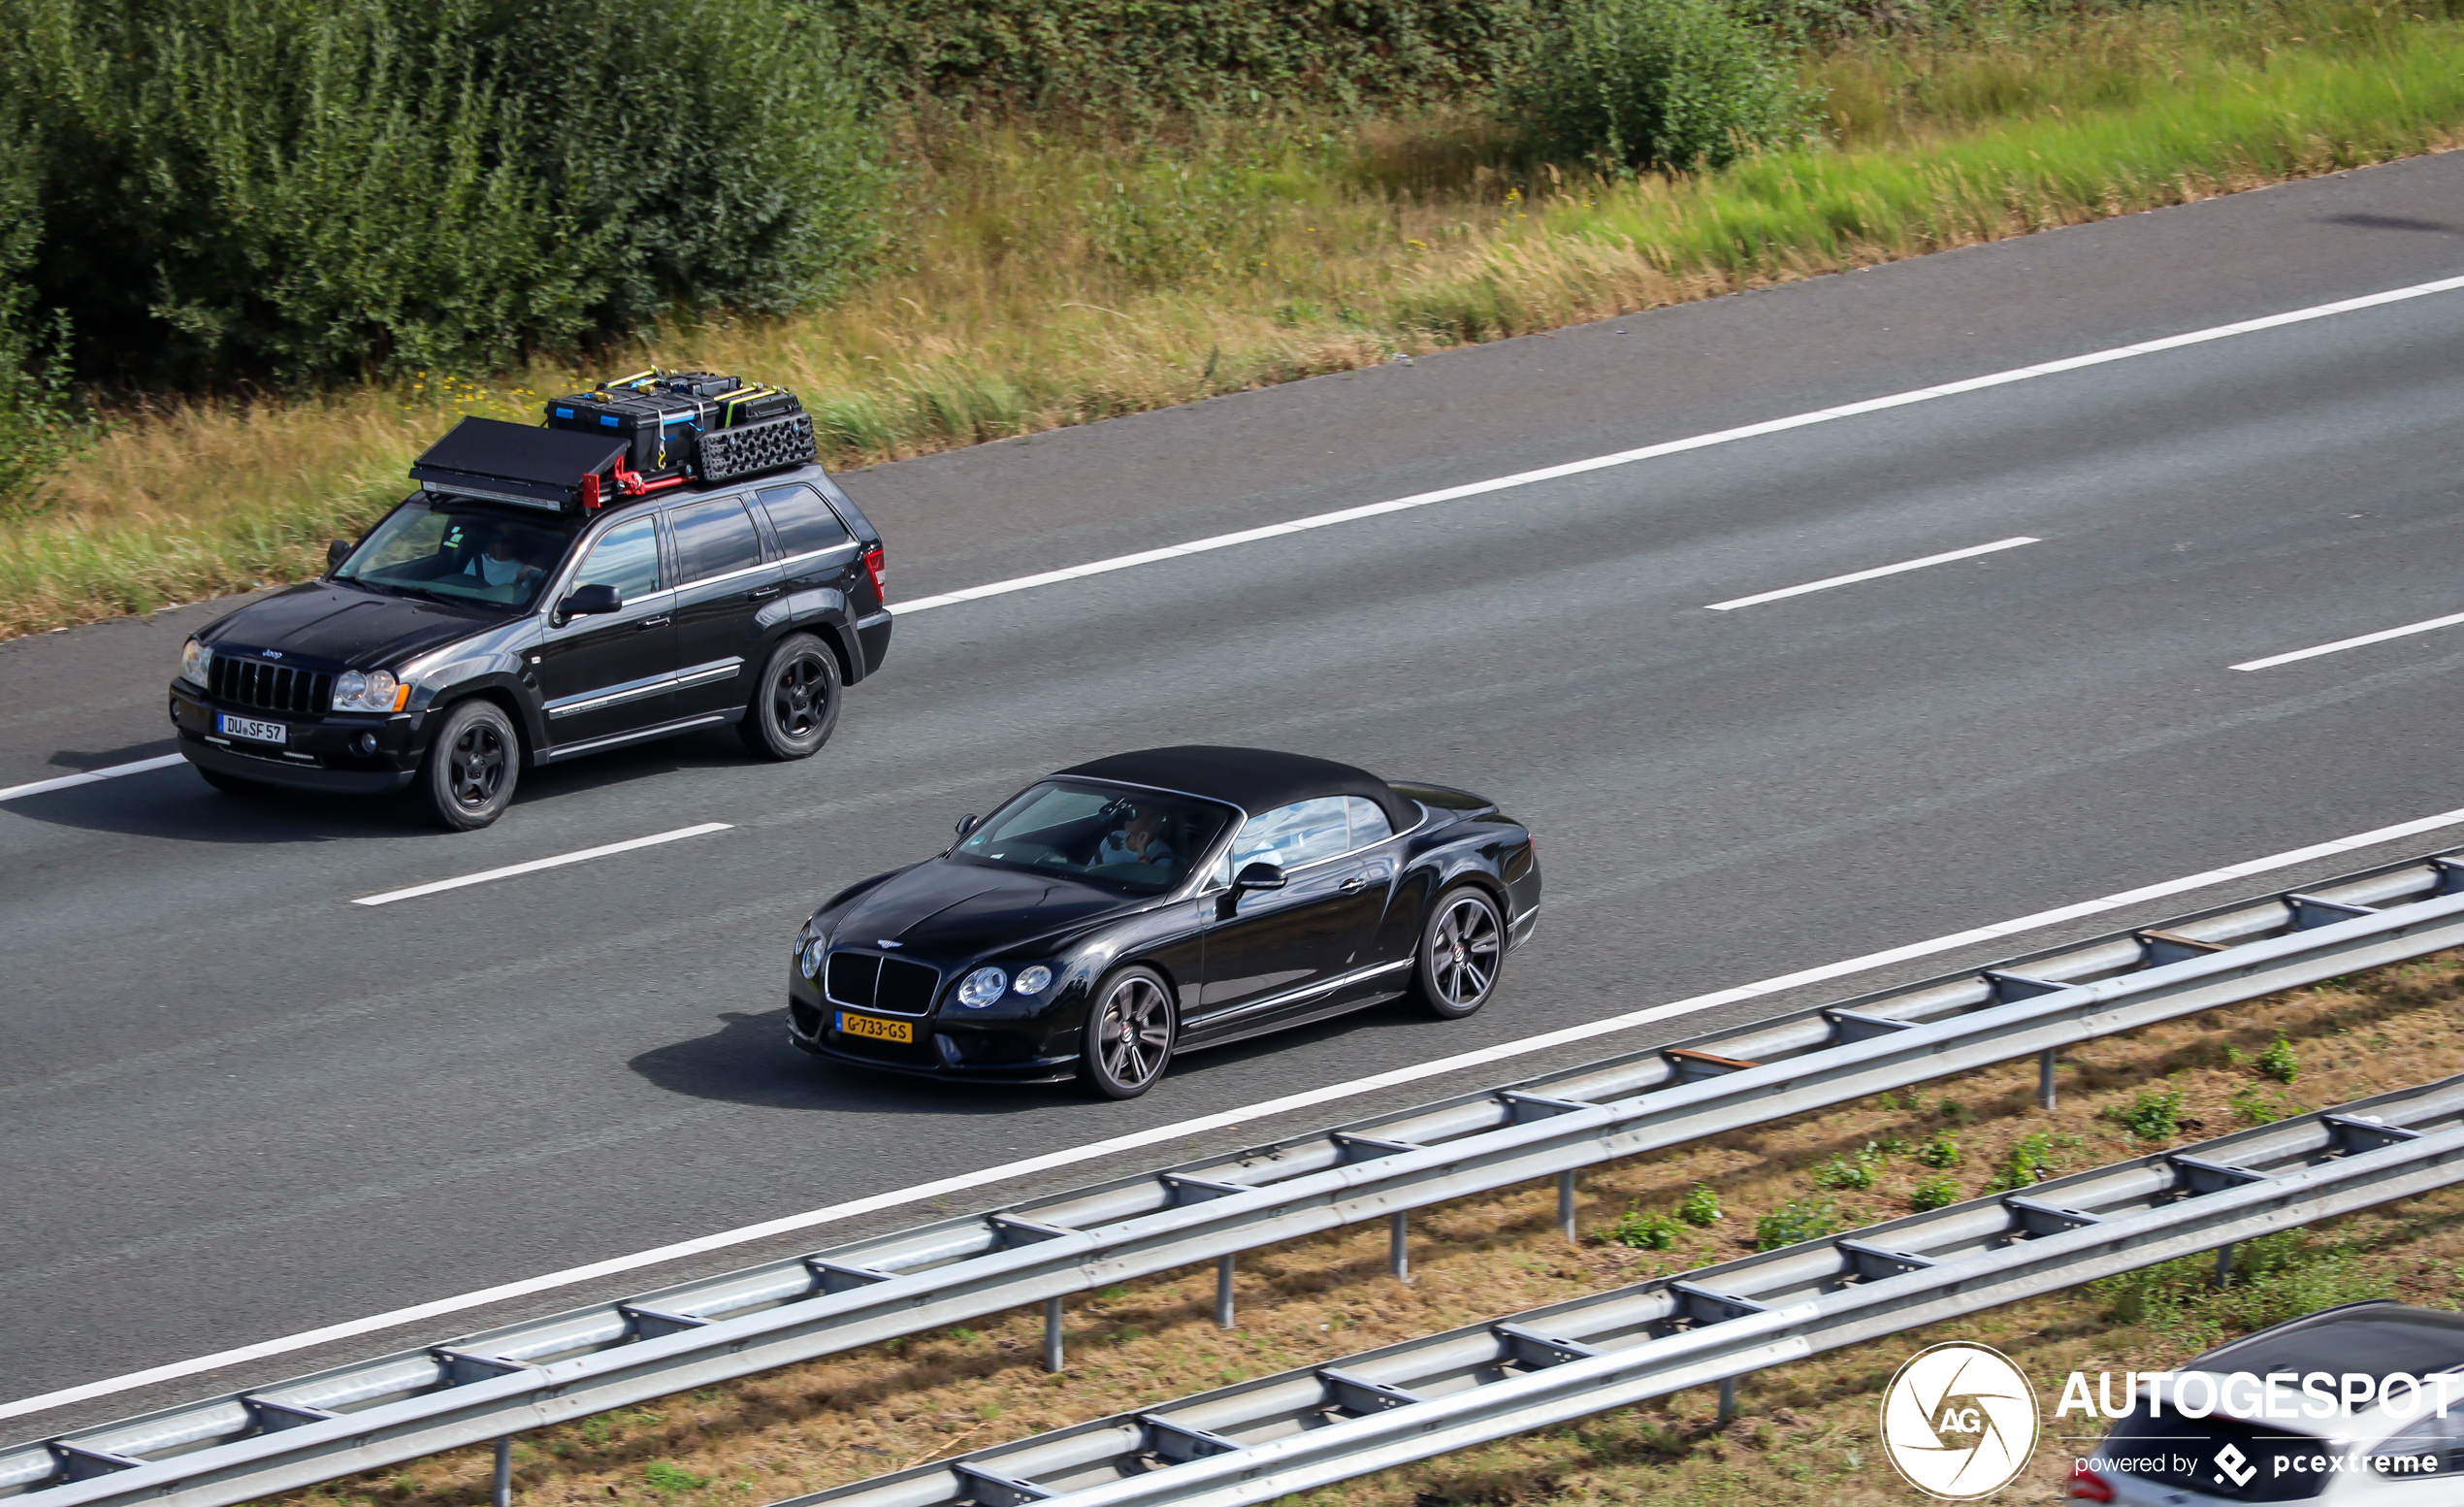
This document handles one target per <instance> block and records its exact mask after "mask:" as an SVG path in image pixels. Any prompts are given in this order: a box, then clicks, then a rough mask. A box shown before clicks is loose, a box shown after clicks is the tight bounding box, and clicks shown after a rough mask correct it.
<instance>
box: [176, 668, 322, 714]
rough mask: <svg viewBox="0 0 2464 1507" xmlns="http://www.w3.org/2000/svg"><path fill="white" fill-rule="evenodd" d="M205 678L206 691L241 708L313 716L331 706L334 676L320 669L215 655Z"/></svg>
mask: <svg viewBox="0 0 2464 1507" xmlns="http://www.w3.org/2000/svg"><path fill="white" fill-rule="evenodd" d="M206 675H207V679H208V680H209V682H210V683H209V684H208V685H207V687H206V689H208V690H210V691H211V692H212V693H213V694H214V695H215V696H216V697H217V698H219V699H220V700H222V701H226V702H236V703H238V704H240V705H243V706H258V707H262V708H264V709H265V710H267V711H288V712H297V713H301V714H304V715H308V716H315V715H317V714H318V713H321V712H323V711H325V710H326V709H327V708H328V707H329V706H331V705H332V704H333V696H334V677H333V676H332V675H330V674H328V673H326V672H324V671H321V670H294V669H292V668H291V667H290V666H288V665H276V664H275V663H273V662H272V661H270V660H262V659H248V658H245V657H243V656H241V655H238V654H216V655H215V656H214V657H213V665H212V668H211V669H210V670H208V671H207V672H206Z"/></svg>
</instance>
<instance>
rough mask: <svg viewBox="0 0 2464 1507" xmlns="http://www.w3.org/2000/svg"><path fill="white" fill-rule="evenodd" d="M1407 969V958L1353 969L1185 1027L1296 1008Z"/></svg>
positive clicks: (1408, 962)
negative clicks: (1303, 1002) (1285, 1006)
mask: <svg viewBox="0 0 2464 1507" xmlns="http://www.w3.org/2000/svg"><path fill="white" fill-rule="evenodd" d="M1410 966H1411V960H1410V958H1404V959H1401V960H1399V961H1397V962H1394V963H1378V964H1372V965H1371V966H1368V967H1365V968H1354V969H1352V970H1351V971H1350V972H1348V973H1341V974H1338V975H1336V976H1335V977H1333V978H1323V979H1319V980H1318V981H1317V982H1316V983H1314V984H1303V985H1302V986H1301V987H1300V988H1298V989H1286V990H1284V991H1283V992H1282V993H1281V994H1280V995H1268V996H1267V997H1266V998H1265V999H1251V1000H1250V1001H1248V1003H1247V1004H1236V1005H1234V1006H1232V1007H1231V1008H1230V1009H1228V1010H1217V1011H1216V1013H1214V1014H1213V1015H1201V1016H1199V1017H1198V1018H1197V1019H1195V1020H1192V1021H1190V1022H1189V1023H1188V1024H1189V1026H1190V1028H1191V1029H1192V1030H1194V1029H1196V1028H1197V1027H1200V1026H1212V1025H1214V1024H1215V1023H1216V1022H1217V1021H1228V1020H1231V1019H1233V1018H1235V1017H1237V1016H1242V1015H1252V1014H1255V1013H1256V1012H1257V1011H1259V1010H1271V1009H1273V1008H1275V1007H1276V1006H1277V1005H1279V1004H1297V1003H1299V1002H1300V1001H1301V1000H1303V999H1314V998H1316V997H1317V996H1319V995H1331V994H1333V993H1334V992H1335V991H1336V990H1338V989H1342V988H1344V987H1345V986H1347V985H1351V984H1357V983H1361V982H1364V981H1366V980H1368V979H1373V978H1376V977H1378V976H1379V975H1380V974H1385V973H1399V972H1401V971H1403V970H1404V969H1405V968H1408V967H1410Z"/></svg>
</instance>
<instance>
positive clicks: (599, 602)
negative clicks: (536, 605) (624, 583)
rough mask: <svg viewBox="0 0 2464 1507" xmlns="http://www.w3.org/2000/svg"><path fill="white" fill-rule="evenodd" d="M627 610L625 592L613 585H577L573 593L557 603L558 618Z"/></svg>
mask: <svg viewBox="0 0 2464 1507" xmlns="http://www.w3.org/2000/svg"><path fill="white" fill-rule="evenodd" d="M623 610H625V594H624V593H623V592H621V591H618V590H617V589H616V588H615V587H613V586H603V585H602V586H576V587H574V588H573V594H572V595H571V596H569V597H567V598H566V599H565V600H564V601H562V602H560V603H558V604H557V605H556V620H557V621H558V622H559V623H562V622H564V621H565V620H566V619H567V618H568V617H597V616H599V615H600V614H601V613H605V612H621V611H623Z"/></svg>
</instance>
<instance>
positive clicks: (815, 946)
mask: <svg viewBox="0 0 2464 1507" xmlns="http://www.w3.org/2000/svg"><path fill="white" fill-rule="evenodd" d="M827 951H829V943H828V942H827V940H825V939H823V938H822V937H818V936H816V937H814V938H813V939H812V940H811V941H809V942H806V943H805V944H804V976H805V977H806V978H819V977H821V976H822V955H823V954H824V953H827Z"/></svg>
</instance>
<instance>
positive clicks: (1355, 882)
mask: <svg viewBox="0 0 2464 1507" xmlns="http://www.w3.org/2000/svg"><path fill="white" fill-rule="evenodd" d="M1335 888H1337V889H1339V890H1341V891H1343V892H1344V893H1345V895H1357V894H1359V893H1360V892H1361V891H1363V890H1365V889H1367V888H1369V876H1368V875H1367V874H1354V875H1352V876H1351V877H1350V878H1348V879H1345V881H1344V882H1343V883H1341V884H1339V885H1337V886H1335Z"/></svg>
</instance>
